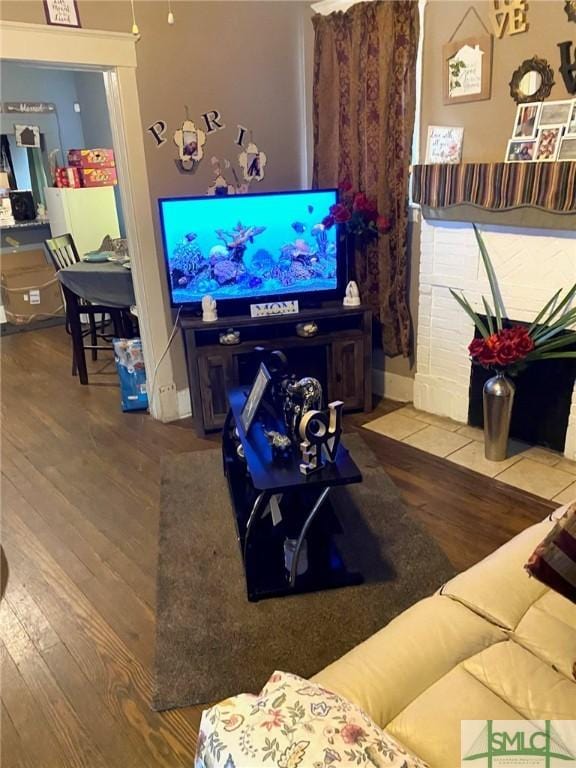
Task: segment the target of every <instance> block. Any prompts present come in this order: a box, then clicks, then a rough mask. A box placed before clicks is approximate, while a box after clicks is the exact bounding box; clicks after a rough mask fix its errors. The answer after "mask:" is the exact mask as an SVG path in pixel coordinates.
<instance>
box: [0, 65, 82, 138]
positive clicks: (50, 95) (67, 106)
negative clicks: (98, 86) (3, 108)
mask: <svg viewBox="0 0 576 768" xmlns="http://www.w3.org/2000/svg"><path fill="white" fill-rule="evenodd" d="M0 89H1V90H0V97H1V99H2V101H48V102H53V103H54V104H55V105H56V111H57V115H54V114H39V115H14V114H9V115H7V114H0V133H13V132H14V124H15V123H17V124H23V125H27V124H30V125H37V126H38V127H39V128H40V132H41V133H43V134H44V140H45V144H46V151H47V152H50V151H51V150H52V149H58V148H60V147H61V146H62V148H63V149H64V150H67V149H74V148H76V147H83V146H84V133H83V130H82V121H81V119H80V115H79V114H78V113H77V112H74V102H75V101H78V96H77V93H76V81H75V78H74V73H73V72H65V71H62V70H55V69H43V68H38V67H29V66H26V65H22V64H17V63H15V62H11V61H3V62H2V66H1V67H0ZM59 127H60V128H59ZM59 131H60V132H59Z"/></svg>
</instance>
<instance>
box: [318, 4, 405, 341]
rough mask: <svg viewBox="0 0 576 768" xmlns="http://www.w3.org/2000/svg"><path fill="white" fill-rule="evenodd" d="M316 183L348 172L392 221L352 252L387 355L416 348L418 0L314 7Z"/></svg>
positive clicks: (341, 178)
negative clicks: (412, 195)
mask: <svg viewBox="0 0 576 768" xmlns="http://www.w3.org/2000/svg"><path fill="white" fill-rule="evenodd" d="M313 24H314V32H315V41H314V90H313V98H314V111H313V118H314V167H313V183H314V186H316V187H333V186H337V185H338V184H339V183H342V182H345V181H348V182H350V183H351V185H352V187H353V188H354V189H355V190H361V191H363V192H365V193H366V194H367V195H369V196H370V197H373V198H375V199H376V200H377V202H378V211H379V213H380V214H382V215H384V216H388V217H389V218H390V219H391V220H392V222H393V226H392V229H391V231H390V233H389V234H384V235H380V237H379V238H378V239H377V241H374V242H372V243H369V244H368V245H367V247H366V248H363V249H362V251H361V252H357V253H356V259H355V265H356V267H355V272H356V279H357V280H358V283H359V287H360V292H361V296H362V300H363V302H364V303H366V304H368V305H369V306H370V307H371V308H372V310H373V311H374V315H375V317H376V318H377V319H378V320H379V321H380V323H381V325H382V334H383V345H384V351H385V352H386V354H387V355H398V354H403V355H406V356H407V355H408V354H409V352H410V313H409V309H408V259H409V254H408V177H409V170H410V162H411V149H412V133H413V130H414V112H415V106H416V55H417V50H418V24H419V18H418V3H417V1H416V0H393V2H382V1H381V0H373V2H366V3H358V4H356V5H353V6H352V7H351V8H350V9H349V10H348V11H346V12H344V13H342V12H337V13H331V14H330V15H328V16H322V15H320V14H316V15H314V16H313Z"/></svg>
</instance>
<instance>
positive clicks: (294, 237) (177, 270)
mask: <svg viewBox="0 0 576 768" xmlns="http://www.w3.org/2000/svg"><path fill="white" fill-rule="evenodd" d="M337 199H338V192H337V190H335V189H320V190H305V191H299V192H275V193H273V194H256V195H233V196H228V197H177V198H161V199H160V200H159V206H160V221H161V228H162V239H163V245H164V256H165V260H166V273H167V277H168V285H169V290H170V298H171V303H172V306H177V307H189V308H191V309H197V308H199V306H200V302H201V301H202V297H203V296H205V295H206V294H209V295H211V296H212V297H213V298H215V299H216V300H217V302H218V308H219V310H220V311H222V312H223V314H230V313H231V312H240V311H243V310H245V309H247V307H248V304H249V303H251V302H252V303H260V302H267V301H278V300H285V299H295V298H297V299H299V301H300V303H301V304H303V305H306V304H308V305H310V304H317V303H318V302H320V301H326V300H328V299H336V298H339V297H341V296H342V295H343V294H344V281H345V263H344V258H343V254H342V253H341V252H340V249H339V247H338V242H339V241H338V235H337V231H336V228H335V227H332V228H330V229H325V228H324V226H323V224H322V219H324V217H325V216H326V215H327V214H328V211H329V208H330V206H331V205H333V204H334V203H336V202H337Z"/></svg>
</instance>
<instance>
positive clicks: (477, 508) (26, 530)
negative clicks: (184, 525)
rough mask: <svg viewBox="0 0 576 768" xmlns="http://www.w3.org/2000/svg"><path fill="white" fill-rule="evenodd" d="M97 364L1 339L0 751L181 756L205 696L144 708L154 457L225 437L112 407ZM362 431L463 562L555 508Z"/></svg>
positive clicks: (130, 760) (33, 341)
mask: <svg viewBox="0 0 576 768" xmlns="http://www.w3.org/2000/svg"><path fill="white" fill-rule="evenodd" d="M90 368H91V370H90V380H91V384H90V385H89V386H87V387H82V386H80V384H79V382H78V380H77V379H73V378H72V377H71V376H70V346H69V339H68V337H67V336H66V334H65V332H64V329H63V328H61V327H60V328H51V329H47V330H43V331H34V332H30V333H21V334H16V335H13V336H10V337H7V338H5V339H3V340H2V465H1V468H2V494H3V496H2V545H3V548H4V551H5V558H6V559H5V562H4V563H3V574H2V582H3V584H4V583H5V587H6V589H5V594H4V597H3V599H2V602H1V605H0V651H1V659H2V677H1V686H2V687H1V700H2V701H1V704H2V712H1V715H0V716H1V726H2V728H1V765H2V768H68V766H70V767H71V768H158V766H160V767H166V768H168V766H169V767H170V768H173V767H174V768H177V767H179V766H182V767H183V766H186V767H187V768H189V767H190V766H191V765H192V764H193V755H194V748H195V739H196V733H197V728H198V724H199V719H200V709H199V708H188V709H181V710H173V711H170V712H164V713H156V712H153V711H152V710H151V709H150V707H149V700H150V692H151V688H152V663H153V652H154V600H155V575H156V574H155V572H156V539H157V522H158V498H159V481H160V478H159V464H160V457H161V456H162V455H163V454H166V453H178V452H183V451H194V450H203V449H206V448H209V447H213V446H214V445H217V444H218V437H217V436H213V437H210V438H198V437H196V435H195V433H194V431H193V429H192V427H191V425H190V423H188V422H179V423H177V424H172V425H163V424H160V423H158V422H154V421H153V420H152V419H151V418H150V417H149V416H147V415H143V414H123V413H121V411H120V407H119V392H118V388H117V386H116V378H115V374H114V372H113V369H112V367H111V366H110V365H109V364H108V366H105V365H104V363H103V362H100V361H99V362H98V363H92V364H90ZM103 368H104V372H103V373H96V371H98V370H101V369H103ZM393 407H395V405H394V404H392V403H382V404H380V406H379V408H378V411H377V412H378V413H384V412H385V411H386V410H388V409H390V408H393ZM372 418H373V415H372ZM363 421H366V417H365V416H363V415H355V416H352V417H348V418H347V428H348V429H355V428H358V427H359V426H360V425H361V423H362V422H363ZM362 434H363V436H364V438H365V439H366V441H367V442H368V443H369V444H370V446H371V447H372V448H373V450H374V451H375V452H376V453H377V455H378V457H379V458H380V460H381V462H382V464H383V466H384V467H385V469H386V470H387V472H388V473H389V475H390V476H391V477H392V479H393V480H394V481H395V483H396V484H397V485H398V487H399V488H400V490H401V492H402V496H403V498H404V500H405V502H406V504H407V506H408V507H409V508H410V510H411V513H412V514H413V515H414V516H415V518H416V519H418V520H419V521H420V522H421V524H422V525H424V526H425V527H426V529H427V530H428V531H429V532H430V533H431V534H432V536H434V538H435V539H436V540H437V541H438V542H439V543H440V545H441V546H442V547H443V548H444V550H445V551H446V553H447V555H448V557H449V558H450V559H451V560H452V562H453V563H454V564H455V566H456V567H457V568H465V567H467V566H468V565H470V564H472V563H474V562H476V561H477V560H479V559H480V558H481V557H483V556H484V555H486V554H488V553H489V552H490V551H491V550H493V549H494V548H495V547H496V546H498V545H499V544H501V543H502V542H504V541H506V540H507V539H508V538H510V537H511V536H512V535H513V534H515V533H516V532H518V531H519V530H521V529H522V528H524V527H526V526H527V525H529V524H530V523H532V522H534V521H536V520H539V519H541V518H542V517H543V516H544V515H545V514H546V512H547V511H548V510H549V509H550V507H551V505H550V504H546V503H544V502H542V501H539V500H537V499H535V498H534V497H531V496H529V495H527V494H524V493H522V492H520V491H517V490H514V489H512V488H510V487H509V486H505V485H502V484H500V483H498V482H496V481H493V480H490V479H488V478H485V477H480V476H478V475H476V474H474V473H472V472H469V471H467V470H464V469H460V468H458V467H456V466H455V465H453V464H452V465H451V464H448V463H447V462H445V461H443V460H442V459H436V458H434V457H432V456H429V455H427V454H423V453H420V452H419V451H417V450H415V449H412V448H410V447H409V446H405V445H401V444H399V443H397V442H395V441H391V440H388V439H386V438H383V437H380V436H378V435H375V434H374V433H370V432H368V431H367V430H364V431H363V432H362ZM6 563H7V565H6Z"/></svg>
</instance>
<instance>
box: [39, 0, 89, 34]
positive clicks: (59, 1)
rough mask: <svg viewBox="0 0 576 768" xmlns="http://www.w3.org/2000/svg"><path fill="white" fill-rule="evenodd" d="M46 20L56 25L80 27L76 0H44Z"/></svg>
mask: <svg viewBox="0 0 576 768" xmlns="http://www.w3.org/2000/svg"><path fill="white" fill-rule="evenodd" d="M44 11H45V13H46V21H47V23H48V24H53V25H54V26H57V27H80V26H81V24H80V16H79V14H78V5H77V3H76V0H44Z"/></svg>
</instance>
